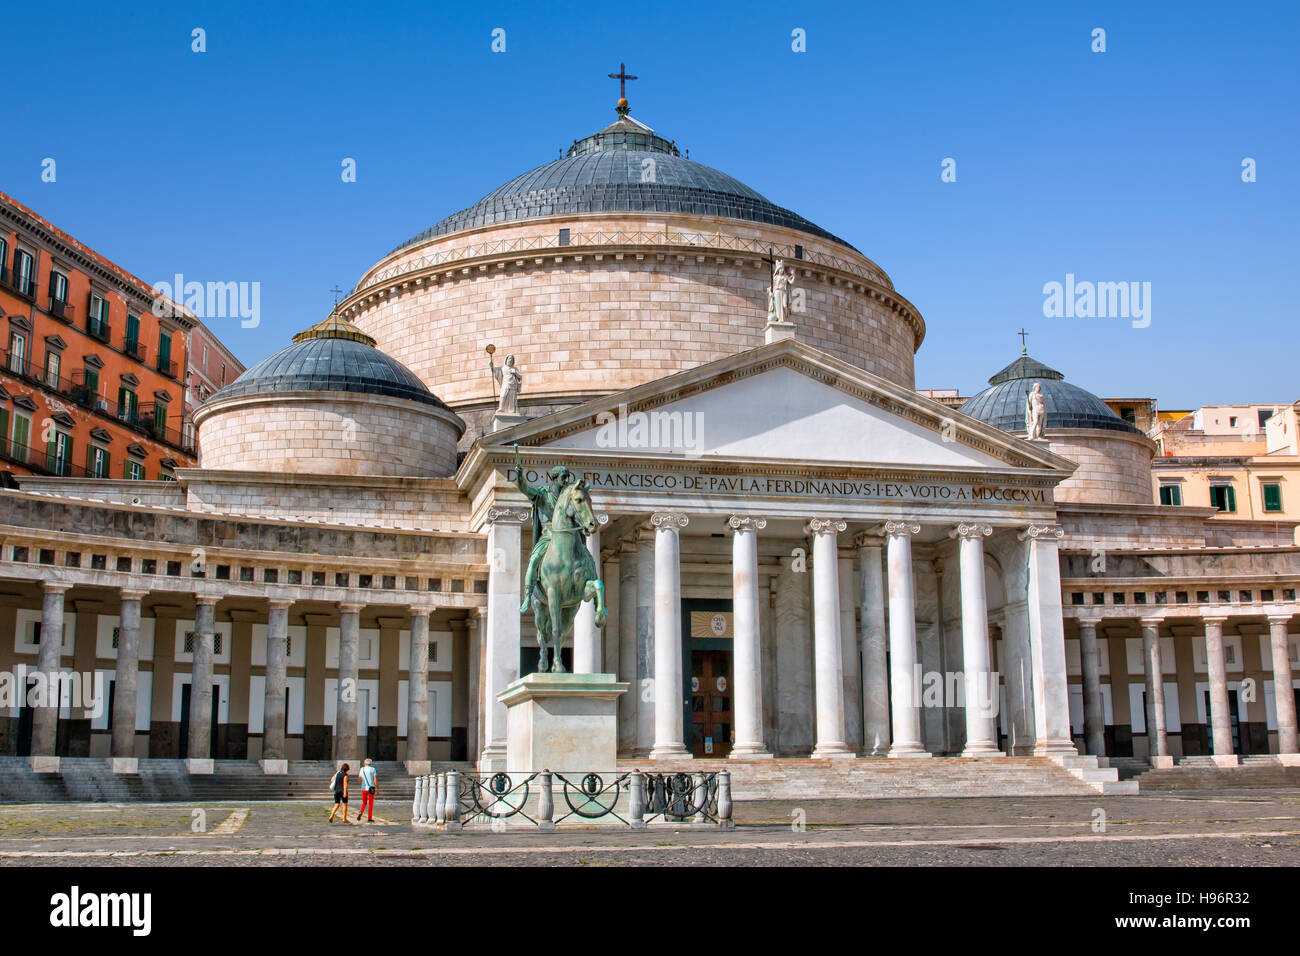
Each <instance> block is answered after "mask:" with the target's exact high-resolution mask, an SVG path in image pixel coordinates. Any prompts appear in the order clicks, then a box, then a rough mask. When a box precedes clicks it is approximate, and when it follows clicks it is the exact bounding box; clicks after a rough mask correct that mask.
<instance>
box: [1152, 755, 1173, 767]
mask: <svg viewBox="0 0 1300 956" xmlns="http://www.w3.org/2000/svg"><path fill="white" fill-rule="evenodd" d="M1151 767H1152V769H1154V770H1172V769H1173V768H1174V758H1173V757H1170V756H1168V755H1166V756H1164V757H1161V756H1154V757H1152V758H1151Z"/></svg>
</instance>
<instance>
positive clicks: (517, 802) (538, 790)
mask: <svg viewBox="0 0 1300 956" xmlns="http://www.w3.org/2000/svg"><path fill="white" fill-rule="evenodd" d="M557 794H558V795H559V797H560V799H561V800H562V805H561V806H558V807H557V805H556V795H557ZM731 813H732V798H731V774H730V773H729V772H728V771H726V770H717V771H711V772H692V773H686V772H675V773H674V772H664V773H643V772H641V771H640V770H630V771H615V772H613V773H609V772H596V771H580V772H577V773H558V772H553V771H550V770H536V771H531V772H513V773H511V772H506V771H497V772H495V773H461V772H459V771H456V770H449V771H447V772H446V773H436V774H427V775H424V776H419V777H416V778H415V800H414V803H413V804H412V807H411V822H412V823H413V824H417V825H420V826H429V827H433V828H439V829H444V830H460V829H461V828H462V827H464V826H466V825H470V824H478V825H483V824H486V825H489V826H492V827H493V828H494V829H498V828H500V827H501V826H503V825H508V824H514V825H525V826H529V825H531V826H534V827H537V828H538V829H541V830H553V829H555V827H556V826H557V825H559V824H565V825H568V826H582V825H596V824H597V823H598V822H600V823H603V824H605V825H617V824H622V825H623V826H626V827H628V828H630V829H633V830H642V829H645V828H646V826H647V825H648V824H652V823H654V824H667V825H676V826H681V825H693V826H700V825H704V826H716V827H720V828H722V829H731V828H733V827H734V826H735V824H734V822H733V820H732V815H731Z"/></svg>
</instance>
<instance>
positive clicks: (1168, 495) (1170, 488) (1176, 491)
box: [1160, 484, 1183, 505]
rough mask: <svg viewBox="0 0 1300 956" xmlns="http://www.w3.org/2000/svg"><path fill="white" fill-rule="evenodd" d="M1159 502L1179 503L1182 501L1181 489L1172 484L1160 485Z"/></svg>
mask: <svg viewBox="0 0 1300 956" xmlns="http://www.w3.org/2000/svg"><path fill="white" fill-rule="evenodd" d="M1160 503H1161V504H1162V505H1181V504H1182V503H1183V489H1182V488H1181V487H1179V486H1178V485H1174V484H1168V485H1161V486H1160Z"/></svg>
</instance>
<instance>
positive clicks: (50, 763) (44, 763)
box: [27, 757, 59, 773]
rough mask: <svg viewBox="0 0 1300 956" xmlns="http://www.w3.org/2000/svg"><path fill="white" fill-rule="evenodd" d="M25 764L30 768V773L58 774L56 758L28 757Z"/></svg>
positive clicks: (57, 759)
mask: <svg viewBox="0 0 1300 956" xmlns="http://www.w3.org/2000/svg"><path fill="white" fill-rule="evenodd" d="M27 764H28V766H30V767H31V768H32V773H58V772H59V758H58V757H28V758H27Z"/></svg>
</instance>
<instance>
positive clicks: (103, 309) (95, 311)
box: [86, 292, 108, 339]
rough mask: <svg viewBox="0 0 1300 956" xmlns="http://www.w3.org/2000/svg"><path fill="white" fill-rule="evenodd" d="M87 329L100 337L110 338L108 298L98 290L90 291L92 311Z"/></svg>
mask: <svg viewBox="0 0 1300 956" xmlns="http://www.w3.org/2000/svg"><path fill="white" fill-rule="evenodd" d="M86 331H87V332H89V333H90V334H91V335H93V336H95V338H98V339H106V338H108V300H107V299H105V298H104V297H103V296H102V295H100V294H99V293H97V292H92V293H90V311H89V313H87V315H86Z"/></svg>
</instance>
